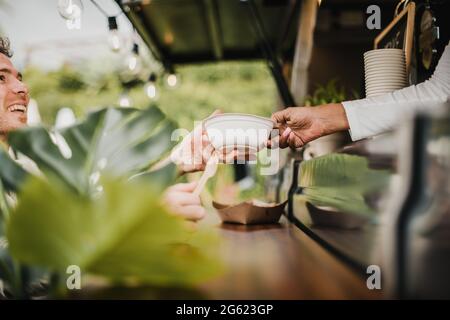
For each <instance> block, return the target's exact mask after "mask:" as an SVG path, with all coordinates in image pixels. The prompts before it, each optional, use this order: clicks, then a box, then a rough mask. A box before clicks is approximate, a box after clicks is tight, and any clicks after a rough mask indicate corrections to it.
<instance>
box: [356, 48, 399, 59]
mask: <svg viewBox="0 0 450 320" xmlns="http://www.w3.org/2000/svg"><path fill="white" fill-rule="evenodd" d="M380 55H382V56H389V55H405V53H404V52H403V50H402V49H375V50H370V51H366V52H364V57H371V56H380Z"/></svg>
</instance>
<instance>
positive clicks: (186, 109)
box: [24, 62, 276, 129]
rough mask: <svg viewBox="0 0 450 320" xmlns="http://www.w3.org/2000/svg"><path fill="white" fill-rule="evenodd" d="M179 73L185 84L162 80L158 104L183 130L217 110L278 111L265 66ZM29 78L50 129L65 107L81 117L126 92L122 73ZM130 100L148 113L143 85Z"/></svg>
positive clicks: (205, 67) (64, 72)
mask: <svg viewBox="0 0 450 320" xmlns="http://www.w3.org/2000/svg"><path fill="white" fill-rule="evenodd" d="M177 73H178V74H179V76H180V79H181V81H180V84H179V86H177V87H176V88H173V89H172V88H169V87H168V86H167V85H165V81H164V78H163V77H159V79H158V89H159V99H158V101H157V104H158V106H159V107H160V108H161V109H162V110H163V111H164V112H165V113H166V114H167V115H168V116H169V117H170V118H172V119H173V120H175V121H176V122H177V123H178V124H179V125H180V126H181V127H184V128H188V129H190V128H192V126H193V121H194V120H201V119H202V118H204V117H207V116H208V115H209V114H210V113H211V112H212V111H214V110H215V109H217V108H220V109H222V110H223V111H224V112H243V113H253V114H258V115H263V116H270V114H271V112H272V110H273V109H274V107H275V101H276V100H275V97H276V88H275V85H274V82H273V80H272V77H271V75H270V73H269V71H268V70H267V67H266V65H265V63H263V62H226V63H216V64H202V65H188V66H182V67H179V68H178V69H177ZM24 79H25V82H26V83H27V84H28V86H29V88H30V91H31V97H32V98H34V99H35V100H36V101H37V102H38V105H39V109H40V112H41V116H42V120H43V121H44V122H45V123H47V124H51V123H53V122H54V120H55V115H56V112H57V111H58V109H60V108H62V107H70V108H72V109H73V110H74V112H75V114H76V115H77V117H81V116H83V115H84V114H85V113H86V112H87V111H89V110H90V109H93V108H97V107H100V106H113V105H117V103H118V99H119V96H120V93H121V92H122V87H121V83H120V80H119V77H118V74H117V73H114V72H110V73H103V74H101V73H100V74H95V75H92V72H90V71H89V70H83V69H82V68H81V69H80V68H77V67H74V66H69V65H65V66H63V67H61V68H60V69H59V70H56V71H47V72H46V71H43V70H40V69H39V68H36V67H28V68H26V70H24ZM130 97H131V99H132V101H133V106H134V107H138V108H143V107H146V106H148V104H149V102H150V100H149V99H148V97H147V96H146V95H145V92H144V86H143V85H139V86H136V87H134V88H133V89H132V90H131V91H130Z"/></svg>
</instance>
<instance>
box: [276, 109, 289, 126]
mask: <svg viewBox="0 0 450 320" xmlns="http://www.w3.org/2000/svg"><path fill="white" fill-rule="evenodd" d="M271 118H272V120H273V121H275V122H276V123H285V122H286V121H288V120H289V119H290V108H287V109H284V110H281V111H277V112H275V113H273V114H272V117H271Z"/></svg>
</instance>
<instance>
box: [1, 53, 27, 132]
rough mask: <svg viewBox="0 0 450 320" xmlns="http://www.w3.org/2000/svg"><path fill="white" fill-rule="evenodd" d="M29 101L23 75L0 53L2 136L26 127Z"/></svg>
mask: <svg viewBox="0 0 450 320" xmlns="http://www.w3.org/2000/svg"><path fill="white" fill-rule="evenodd" d="M29 100H30V97H29V96H28V88H27V86H26V85H25V84H24V83H23V82H22V75H21V74H20V73H19V72H17V70H16V69H15V68H14V66H13V65H12V63H11V60H9V58H8V57H7V56H5V55H4V54H1V53H0V135H3V134H7V133H8V132H9V131H12V130H15V129H18V128H21V127H23V126H25V125H26V123H27V107H28V102H29Z"/></svg>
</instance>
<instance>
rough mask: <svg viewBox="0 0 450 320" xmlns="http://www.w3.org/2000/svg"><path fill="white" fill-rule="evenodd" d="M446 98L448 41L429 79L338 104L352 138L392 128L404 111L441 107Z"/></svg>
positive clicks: (449, 85)
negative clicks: (343, 110)
mask: <svg viewBox="0 0 450 320" xmlns="http://www.w3.org/2000/svg"><path fill="white" fill-rule="evenodd" d="M449 101H450V43H449V44H448V45H447V46H446V47H445V50H444V52H443V53H442V56H441V58H440V60H439V62H438V65H437V66H436V70H435V71H434V73H433V75H432V76H431V78H430V79H429V80H427V81H425V82H422V83H420V84H417V85H412V86H410V87H407V88H403V89H400V90H396V91H394V92H391V93H388V94H383V95H379V96H376V97H371V98H365V99H360V100H354V101H345V102H343V103H342V104H343V106H344V109H345V113H346V115H347V120H348V122H349V126H350V130H349V132H350V135H351V137H352V140H353V141H355V140H359V139H363V138H367V137H370V136H373V135H376V134H379V133H382V132H385V131H388V130H391V129H393V128H394V127H395V125H396V124H398V123H399V122H400V121H401V120H402V119H403V118H405V116H406V115H408V114H411V113H416V112H420V111H424V110H434V109H439V108H444V107H446V104H447V103H449ZM447 107H448V106H447Z"/></svg>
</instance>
